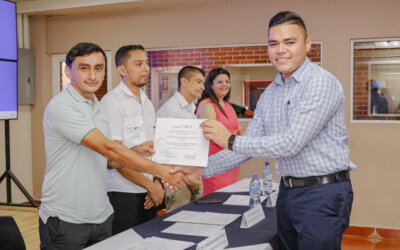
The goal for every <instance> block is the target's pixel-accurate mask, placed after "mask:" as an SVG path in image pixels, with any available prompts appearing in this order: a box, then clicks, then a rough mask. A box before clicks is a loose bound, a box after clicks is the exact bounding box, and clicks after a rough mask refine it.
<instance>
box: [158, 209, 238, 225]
mask: <svg viewBox="0 0 400 250" xmlns="http://www.w3.org/2000/svg"><path fill="white" fill-rule="evenodd" d="M240 216H241V214H226V213H212V212H196V211H185V210H184V211H180V212H179V213H176V214H174V215H171V216H169V217H168V218H166V219H164V221H172V222H186V223H198V224H209V225H229V224H230V223H232V222H233V221H235V220H236V219H237V218H239V217H240Z"/></svg>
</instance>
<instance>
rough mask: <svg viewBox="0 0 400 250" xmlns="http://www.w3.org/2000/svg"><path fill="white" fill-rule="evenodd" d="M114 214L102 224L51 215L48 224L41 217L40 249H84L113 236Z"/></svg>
mask: <svg viewBox="0 0 400 250" xmlns="http://www.w3.org/2000/svg"><path fill="white" fill-rule="evenodd" d="M112 220H113V216H112V215H111V216H110V217H108V218H107V220H106V221H104V222H103V223H101V224H75V223H69V222H66V221H63V220H60V219H59V218H58V217H49V218H48V219H47V222H46V224H44V223H43V221H42V220H41V219H40V218H39V234H40V249H41V250H53V249H54V250H55V249H69V250H77V249H83V248H85V247H88V246H90V245H93V244H95V243H97V242H99V241H102V240H105V239H107V238H108V237H111V225H112Z"/></svg>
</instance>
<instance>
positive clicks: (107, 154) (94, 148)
mask: <svg viewBox="0 0 400 250" xmlns="http://www.w3.org/2000/svg"><path fill="white" fill-rule="evenodd" d="M106 60H107V59H106V55H105V53H104V51H103V50H102V49H101V48H100V47H99V46H98V45H96V44H92V43H79V44H77V45H75V46H74V47H73V48H71V50H70V51H69V52H68V54H67V56H66V64H67V66H66V67H65V71H66V74H67V76H68V77H69V79H70V80H71V82H70V84H68V86H67V88H66V89H65V90H63V91H62V92H61V93H60V94H58V95H57V96H55V97H54V98H53V99H52V100H51V101H50V102H49V104H48V105H47V108H46V111H45V113H44V117H43V130H44V131H43V132H44V140H45V149H46V160H47V166H46V171H45V176H44V181H43V186H42V198H41V205H40V208H39V232H40V241H41V243H40V247H41V249H82V248H85V247H88V246H90V245H92V244H94V243H96V242H98V241H101V240H104V239H106V238H108V237H109V236H111V225H112V219H113V216H112V214H113V208H112V207H111V204H110V201H109V199H108V197H107V192H106V171H105V169H106V167H107V158H109V159H110V160H111V161H112V163H111V164H112V165H113V166H117V167H121V168H129V169H132V170H137V171H143V172H147V173H150V174H153V175H155V176H159V177H162V178H163V179H164V180H166V181H168V182H169V181H171V183H172V185H173V186H176V187H179V188H181V187H184V186H186V184H185V182H189V180H188V178H187V177H186V176H184V175H181V174H180V175H178V176H175V175H171V174H170V173H169V172H170V169H171V166H166V165H160V164H157V163H155V162H152V161H149V160H147V159H146V158H144V157H142V156H141V155H140V154H141V153H142V154H147V153H151V152H152V148H151V147H149V145H148V144H146V143H145V144H142V145H139V146H137V147H135V148H134V150H131V149H129V148H127V147H125V146H123V145H122V144H121V143H118V142H114V141H111V140H109V139H108V138H110V128H109V122H108V116H107V114H106V112H105V110H104V109H103V108H101V104H100V103H99V102H98V100H97V98H96V96H95V95H94V93H95V92H96V91H97V90H98V89H99V88H100V86H101V84H102V83H103V80H104V75H105V70H106V65H107V63H106ZM143 145H144V146H143Z"/></svg>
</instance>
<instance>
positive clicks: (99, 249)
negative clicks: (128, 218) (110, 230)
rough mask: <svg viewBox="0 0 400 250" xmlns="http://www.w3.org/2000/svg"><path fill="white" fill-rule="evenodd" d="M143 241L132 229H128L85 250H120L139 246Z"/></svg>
mask: <svg viewBox="0 0 400 250" xmlns="http://www.w3.org/2000/svg"><path fill="white" fill-rule="evenodd" d="M142 241H143V238H142V237H141V236H140V235H139V234H138V233H136V232H135V231H134V230H133V229H128V230H126V231H123V232H121V233H119V234H117V235H114V236H113V237H111V238H108V239H106V240H103V241H101V242H99V243H96V244H94V245H92V246H90V247H88V248H85V249H87V250H109V249H115V250H122V249H126V247H127V246H131V247H133V246H136V245H139V244H140V243H141V242H142Z"/></svg>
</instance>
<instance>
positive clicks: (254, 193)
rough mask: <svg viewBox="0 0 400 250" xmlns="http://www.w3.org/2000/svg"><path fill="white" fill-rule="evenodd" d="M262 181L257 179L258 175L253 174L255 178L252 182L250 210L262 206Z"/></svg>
mask: <svg viewBox="0 0 400 250" xmlns="http://www.w3.org/2000/svg"><path fill="white" fill-rule="evenodd" d="M260 191H261V190H260V181H259V180H258V178H257V174H253V178H252V180H251V181H250V192H249V193H250V202H249V209H251V208H253V207H255V206H257V205H260V204H261V200H260V193H261V192H260Z"/></svg>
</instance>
